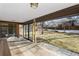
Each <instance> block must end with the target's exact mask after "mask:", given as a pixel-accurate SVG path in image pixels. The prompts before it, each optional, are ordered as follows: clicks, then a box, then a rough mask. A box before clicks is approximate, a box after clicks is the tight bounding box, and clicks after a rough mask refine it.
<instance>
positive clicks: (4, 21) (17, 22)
mask: <svg viewBox="0 0 79 59" xmlns="http://www.w3.org/2000/svg"><path fill="white" fill-rule="evenodd" d="M0 23H11V24H23V23H20V22H10V21H0Z"/></svg>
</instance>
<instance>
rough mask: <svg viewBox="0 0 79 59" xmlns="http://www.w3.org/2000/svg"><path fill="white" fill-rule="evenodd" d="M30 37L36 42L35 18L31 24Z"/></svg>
mask: <svg viewBox="0 0 79 59" xmlns="http://www.w3.org/2000/svg"><path fill="white" fill-rule="evenodd" d="M32 36H33V37H32V38H33V42H34V43H37V40H36V21H35V19H34V20H33V24H32Z"/></svg>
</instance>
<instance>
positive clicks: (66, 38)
mask: <svg viewBox="0 0 79 59" xmlns="http://www.w3.org/2000/svg"><path fill="white" fill-rule="evenodd" d="M37 34H38V36H37V37H39V38H42V39H44V40H46V41H47V42H48V43H50V44H53V45H55V46H58V47H61V48H65V49H68V50H70V51H73V52H77V53H79V35H76V34H74V35H73V34H66V33H57V32H44V34H43V35H41V34H39V33H37Z"/></svg>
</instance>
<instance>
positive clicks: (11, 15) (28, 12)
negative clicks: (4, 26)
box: [0, 3, 76, 22]
mask: <svg viewBox="0 0 79 59" xmlns="http://www.w3.org/2000/svg"><path fill="white" fill-rule="evenodd" d="M73 5H76V3H39V6H38V8H37V9H33V8H31V7H30V4H29V3H0V21H11V22H26V21H29V20H32V19H34V18H37V17H40V16H43V15H46V14H50V13H53V12H56V11H58V10H61V9H64V8H68V7H70V6H73Z"/></svg>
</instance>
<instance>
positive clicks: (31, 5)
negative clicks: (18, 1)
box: [30, 3, 38, 9]
mask: <svg viewBox="0 0 79 59" xmlns="http://www.w3.org/2000/svg"><path fill="white" fill-rule="evenodd" d="M30 7H32V8H34V9H36V8H37V7H38V3H30Z"/></svg>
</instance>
